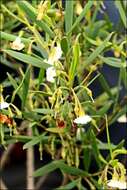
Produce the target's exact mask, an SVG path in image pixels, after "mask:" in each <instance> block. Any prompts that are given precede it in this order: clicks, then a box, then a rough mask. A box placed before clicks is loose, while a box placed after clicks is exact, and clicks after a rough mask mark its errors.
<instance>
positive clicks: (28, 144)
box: [23, 133, 45, 149]
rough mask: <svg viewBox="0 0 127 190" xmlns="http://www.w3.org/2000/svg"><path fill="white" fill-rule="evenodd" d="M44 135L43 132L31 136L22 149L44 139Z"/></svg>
mask: <svg viewBox="0 0 127 190" xmlns="http://www.w3.org/2000/svg"><path fill="white" fill-rule="evenodd" d="M44 137H45V133H44V134H42V135H39V136H36V137H32V140H30V141H29V142H27V143H26V144H24V146H23V149H26V148H30V147H31V146H34V145H35V144H38V143H40V142H41V141H42V140H43V139H44Z"/></svg>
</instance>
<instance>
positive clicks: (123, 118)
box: [117, 115, 127, 123]
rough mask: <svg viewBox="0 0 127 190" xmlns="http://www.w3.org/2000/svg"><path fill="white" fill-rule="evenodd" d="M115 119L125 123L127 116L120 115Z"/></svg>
mask: <svg viewBox="0 0 127 190" xmlns="http://www.w3.org/2000/svg"><path fill="white" fill-rule="evenodd" d="M117 121H118V122H119V123H126V122H127V117H126V115H122V116H121V117H119V118H118V119H117Z"/></svg>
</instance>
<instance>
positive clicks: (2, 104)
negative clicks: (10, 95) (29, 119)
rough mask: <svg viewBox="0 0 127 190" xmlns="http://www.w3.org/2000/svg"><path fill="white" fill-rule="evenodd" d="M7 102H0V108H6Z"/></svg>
mask: <svg viewBox="0 0 127 190" xmlns="http://www.w3.org/2000/svg"><path fill="white" fill-rule="evenodd" d="M8 107H9V104H8V103H7V102H0V110H2V109H4V108H8Z"/></svg>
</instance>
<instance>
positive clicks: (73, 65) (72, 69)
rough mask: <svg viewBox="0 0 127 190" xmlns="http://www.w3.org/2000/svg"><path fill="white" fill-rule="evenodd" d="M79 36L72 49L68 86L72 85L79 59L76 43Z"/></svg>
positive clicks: (77, 44)
mask: <svg viewBox="0 0 127 190" xmlns="http://www.w3.org/2000/svg"><path fill="white" fill-rule="evenodd" d="M78 38H79V35H78V37H77V39H76V41H75V44H74V47H73V60H72V62H71V66H70V69H69V83H70V86H72V85H73V81H74V77H75V74H76V70H77V66H78V64H79V57H80V45H79V42H78Z"/></svg>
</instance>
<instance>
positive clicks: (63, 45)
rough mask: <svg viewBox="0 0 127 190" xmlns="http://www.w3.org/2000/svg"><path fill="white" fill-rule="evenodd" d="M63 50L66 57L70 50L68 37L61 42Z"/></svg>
mask: <svg viewBox="0 0 127 190" xmlns="http://www.w3.org/2000/svg"><path fill="white" fill-rule="evenodd" d="M61 49H62V51H63V52H64V54H65V55H66V54H67V52H68V49H69V45H68V39H67V37H63V38H62V40H61Z"/></svg>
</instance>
